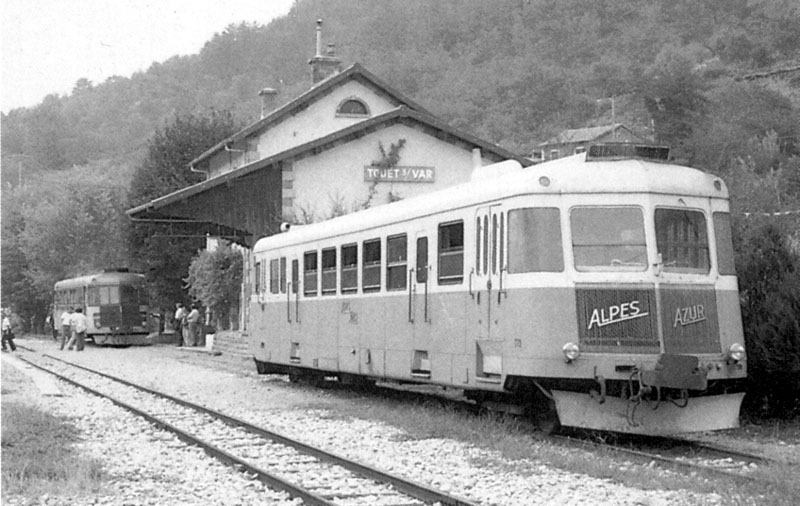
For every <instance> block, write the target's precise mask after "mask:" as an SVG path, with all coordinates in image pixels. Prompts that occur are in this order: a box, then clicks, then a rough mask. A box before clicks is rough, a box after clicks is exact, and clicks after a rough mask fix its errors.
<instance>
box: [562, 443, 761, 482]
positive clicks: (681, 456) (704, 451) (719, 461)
mask: <svg viewBox="0 0 800 506" xmlns="http://www.w3.org/2000/svg"><path fill="white" fill-rule="evenodd" d="M550 437H551V439H553V440H555V441H559V442H561V443H564V444H568V445H576V444H577V445H584V446H586V445H588V446H592V447H595V448H607V449H610V450H611V451H613V452H616V453H620V454H626V455H631V456H633V457H635V458H637V459H646V460H649V461H652V462H656V463H659V464H662V465H665V466H672V467H676V468H685V469H690V470H693V471H703V472H709V473H713V474H717V475H723V476H727V477H729V478H734V479H737V480H741V479H744V480H749V481H768V480H767V479H766V478H765V477H764V476H762V475H759V474H754V473H753V471H754V470H756V469H757V468H758V466H759V465H760V464H769V463H772V462H773V461H772V460H770V459H767V458H766V457H763V456H761V455H755V454H751V453H746V452H742V451H739V450H734V449H729V448H724V447H721V446H717V445H711V444H707V443H702V442H699V441H691V440H687V439H682V438H674V437H659V438H648V439H649V442H646V443H642V442H641V441H640V442H639V443H635V446H639V447H653V446H657V447H658V448H656V449H650V450H647V449H640V448H631V447H630V446H629V444H622V443H618V442H610V441H597V440H591V439H586V438H576V437H572V436H562V435H551V436H550Z"/></svg>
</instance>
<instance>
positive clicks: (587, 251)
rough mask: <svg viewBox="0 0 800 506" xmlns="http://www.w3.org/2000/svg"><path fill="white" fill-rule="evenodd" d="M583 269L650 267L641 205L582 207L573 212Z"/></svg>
mask: <svg viewBox="0 0 800 506" xmlns="http://www.w3.org/2000/svg"><path fill="white" fill-rule="evenodd" d="M570 221H571V224H572V251H573V254H574V256H575V268H576V269H577V270H579V271H644V270H645V269H647V245H646V243H645V233H644V218H643V215H642V210H641V209H640V208H638V207H578V208H575V209H573V210H572V213H571V215H570Z"/></svg>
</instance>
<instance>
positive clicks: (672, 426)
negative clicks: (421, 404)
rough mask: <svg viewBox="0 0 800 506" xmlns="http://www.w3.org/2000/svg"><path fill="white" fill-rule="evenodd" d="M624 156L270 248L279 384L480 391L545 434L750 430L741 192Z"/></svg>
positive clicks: (507, 174)
mask: <svg viewBox="0 0 800 506" xmlns="http://www.w3.org/2000/svg"><path fill="white" fill-rule="evenodd" d="M667 152H668V150H666V149H665V148H658V147H648V146H634V145H630V144H607V145H597V146H592V147H590V149H589V151H588V152H587V153H584V154H580V155H576V156H573V157H569V158H565V159H561V160H557V161H553V162H548V163H543V164H541V165H537V166H534V167H531V168H527V169H523V168H522V167H521V166H520V165H519V164H518V163H516V162H513V161H509V162H503V163H501V164H495V165H493V166H487V167H480V168H476V169H475V172H474V174H473V178H472V181H470V182H468V183H465V184H463V185H459V186H456V187H452V188H449V189H445V190H442V191H439V192H434V193H430V194H428V195H425V196H421V197H417V198H413V199H406V200H402V201H400V202H396V203H392V204H387V205H384V206H380V207H376V208H372V209H368V210H365V211H361V212H357V213H353V214H350V215H346V216H342V217H339V218H336V219H332V220H329V221H326V222H323V223H318V224H312V225H306V226H301V227H293V228H290V229H289V230H288V231H287V232H285V233H282V234H278V235H275V236H271V237H267V238H264V239H262V240H260V241H258V243H257V244H256V246H255V248H254V255H253V256H254V261H255V264H254V266H253V267H254V268H253V273H254V276H253V279H252V280H251V282H252V284H253V286H254V287H255V292H254V293H253V294H252V296H251V299H250V311H249V315H250V316H249V322H250V325H249V333H250V347H251V351H252V353H253V356H254V358H255V361H256V365H257V368H258V370H259V372H261V373H288V374H290V375H293V376H302V375H308V376H317V377H319V376H324V377H331V376H336V377H339V378H340V379H343V380H356V381H370V382H372V381H376V380H394V381H398V382H418V383H429V384H435V385H443V386H448V387H456V388H459V389H463V390H464V392H465V394H466V395H467V396H468V397H469V398H471V399H474V400H475V401H477V402H479V403H481V404H484V405H486V406H488V407H496V408H506V409H512V410H513V409H516V410H517V411H518V412H527V413H530V414H531V415H532V416H533V417H534V418H536V419H537V420H538V421H539V422H540V423H541V425H542V426H543V427H546V428H552V427H554V426H557V425H558V424H559V423H560V424H562V425H565V426H572V427H582V428H589V429H600V430H611V431H619V432H630V433H644V434H670V433H680V432H689V431H703V430H713V429H724V428H730V427H735V426H736V425H737V424H738V413H739V408H740V405H741V402H742V398H743V396H744V394H743V384H742V381H743V380H744V378H745V377H746V359H745V354H744V348H743V343H744V338H743V332H742V324H741V315H740V309H739V297H738V287H737V280H736V275H735V271H734V265H733V248H732V244H731V232H730V215H729V203H728V192H727V189H726V187H725V184H724V183H723V182H722V180H720V179H719V178H717V177H715V176H713V175H709V174H705V173H703V172H701V171H699V170H696V169H692V168H689V167H683V166H678V165H675V164H671V163H669V162H668V161H667Z"/></svg>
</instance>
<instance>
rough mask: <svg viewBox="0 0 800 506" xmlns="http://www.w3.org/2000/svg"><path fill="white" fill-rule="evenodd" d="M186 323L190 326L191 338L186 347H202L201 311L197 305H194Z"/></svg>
mask: <svg viewBox="0 0 800 506" xmlns="http://www.w3.org/2000/svg"><path fill="white" fill-rule="evenodd" d="M186 323H187V325H188V326H189V332H188V334H189V337H188V339H187V341H188V342H187V343H186V346H199V345H200V326H201V322H200V311H199V310H198V309H197V304H192V310H191V311H189V314H188V315H187V316H186Z"/></svg>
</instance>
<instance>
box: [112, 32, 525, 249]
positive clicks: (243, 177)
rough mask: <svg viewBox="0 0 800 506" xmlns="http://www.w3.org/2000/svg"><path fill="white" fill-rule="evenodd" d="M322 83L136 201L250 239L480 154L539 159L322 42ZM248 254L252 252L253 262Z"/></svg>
mask: <svg viewBox="0 0 800 506" xmlns="http://www.w3.org/2000/svg"><path fill="white" fill-rule="evenodd" d="M309 63H310V66H311V76H312V86H311V88H310V89H309V90H308V91H306V92H305V93H303V94H302V95H300V96H299V97H296V98H294V99H292V100H290V101H288V102H286V103H285V104H283V105H281V106H279V107H277V108H276V107H274V104H278V103H280V100H279V96H278V92H277V91H276V90H274V89H271V88H265V89H263V90H261V92H260V93H259V95H260V96H261V98H262V107H261V118H260V119H259V120H258V121H256V122H254V123H253V124H251V125H249V126H247V127H245V128H243V129H242V130H240V131H239V132H236V133H235V134H233V135H232V136H230V137H228V138H226V139H223V140H221V141H220V142H219V143H217V144H216V145H215V146H213V147H212V148H210V149H209V150H207V151H206V152H204V153H202V154H200V155H199V156H198V157H197V158H195V159H194V160H193V161H192V162H191V164H190V167H187V168H186V170H193V171H200V172H203V173H205V174H206V180H205V181H203V182H201V183H198V184H195V185H193V186H189V187H187V188H183V189H181V190H178V191H175V192H173V193H170V194H168V195H164V196H162V197H159V198H156V199H154V200H152V201H150V202H147V203H145V204H142V205H140V206H138V207H136V208H133V209H130V210H128V212H127V213H128V215H129V216H130V217H131V218H132V219H134V220H144V221H159V222H169V221H175V222H180V223H191V224H194V225H195V226H196V227H197V230H224V231H225V233H224V235H225V236H226V237H229V238H233V239H234V242H236V243H237V244H240V245H242V246H243V247H244V248H245V255H247V254H248V253H247V249H248V248H252V246H253V245H254V244H255V242H256V241H257V240H258V239H260V238H262V237H264V236H267V235H271V234H274V233H277V232H278V231H279V229H280V224H281V223H282V222H290V223H308V222H312V221H320V220H323V219H327V218H330V217H332V216H334V215H339V214H343V213H347V212H352V211H356V210H359V209H364V208H366V207H374V206H377V205H382V204H386V203H389V202H391V201H394V200H397V199H404V198H408V197H412V196H416V195H420V194H423V193H427V192H430V191H434V190H439V189H442V188H444V187H447V186H451V185H454V184H458V183H461V182H465V181H467V180H468V179H469V178H470V175H471V174H472V171H473V169H474V168H475V167H476V166H479V165H488V164H491V163H495V162H499V161H503V160H508V159H515V160H517V161H519V162H520V163H521V164H522V165H523V166H529V165H531V163H532V162H531V161H530V160H528V159H527V158H524V157H522V156H518V155H516V154H514V153H511V152H509V151H507V150H505V149H503V148H501V147H500V146H498V145H496V144H493V143H491V142H488V141H485V140H482V139H479V138H477V137H475V136H473V135H471V134H469V133H467V132H464V131H461V130H459V129H456V128H453V127H451V126H450V125H448V124H447V123H446V122H444V121H443V120H441V119H439V118H437V117H436V116H434V115H433V114H432V113H431V112H430V111H428V110H427V109H425V108H424V107H423V106H421V105H419V104H417V103H416V102H414V101H413V100H412V99H410V98H409V97H406V96H404V95H403V94H402V93H400V92H399V91H397V90H395V89H394V88H392V87H391V86H389V85H388V84H386V83H385V82H383V81H382V80H380V79H379V78H378V77H376V76H375V75H373V74H372V73H370V72H369V71H367V70H366V69H365V68H364V67H362V66H361V65H360V64H358V63H355V64H353V65H350V66H349V67H347V68H343V67H342V62H341V60H340V59H339V58H337V57H336V55H335V54H334V49H333V46H330V45H329V46H328V48H327V49H326V50H324V51H323V49H322V44H321V22H318V23H317V43H316V54H315V56H314V57H313V58H311V60H310V61H309ZM247 263H248V262H246V264H247Z"/></svg>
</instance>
